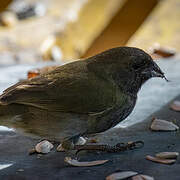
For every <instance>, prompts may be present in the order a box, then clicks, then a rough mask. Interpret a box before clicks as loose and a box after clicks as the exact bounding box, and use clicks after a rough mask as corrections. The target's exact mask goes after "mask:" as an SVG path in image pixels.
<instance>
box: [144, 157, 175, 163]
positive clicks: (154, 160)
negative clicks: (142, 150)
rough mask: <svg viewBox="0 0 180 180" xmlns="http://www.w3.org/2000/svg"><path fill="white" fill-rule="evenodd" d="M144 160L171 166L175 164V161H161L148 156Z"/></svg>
mask: <svg viewBox="0 0 180 180" xmlns="http://www.w3.org/2000/svg"><path fill="white" fill-rule="evenodd" d="M146 159H147V160H150V161H153V162H157V163H162V164H173V163H175V162H176V160H175V159H161V158H157V157H153V156H150V155H147V156H146Z"/></svg>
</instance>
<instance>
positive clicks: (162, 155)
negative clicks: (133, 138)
mask: <svg viewBox="0 0 180 180" xmlns="http://www.w3.org/2000/svg"><path fill="white" fill-rule="evenodd" d="M155 156H156V157H157V158H161V159H176V158H177V157H178V156H179V153H178V152H160V153H157V154H156V155H155Z"/></svg>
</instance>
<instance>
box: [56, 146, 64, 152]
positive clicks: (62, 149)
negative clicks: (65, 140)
mask: <svg viewBox="0 0 180 180" xmlns="http://www.w3.org/2000/svg"><path fill="white" fill-rule="evenodd" d="M56 150H57V151H58V152H64V151H65V149H64V148H63V147H62V144H59V146H58V147H57V148H56Z"/></svg>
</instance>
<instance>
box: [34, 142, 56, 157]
mask: <svg viewBox="0 0 180 180" xmlns="http://www.w3.org/2000/svg"><path fill="white" fill-rule="evenodd" d="M53 147H54V146H53V144H51V143H50V142H49V141H47V140H44V141H41V142H40V143H38V144H37V145H36V146H35V149H36V151H37V152H38V153H43V154H47V153H49V152H50V151H51V149H52V148H53Z"/></svg>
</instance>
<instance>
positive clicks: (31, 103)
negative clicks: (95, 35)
mask: <svg viewBox="0 0 180 180" xmlns="http://www.w3.org/2000/svg"><path fill="white" fill-rule="evenodd" d="M152 77H161V78H165V76H164V73H163V72H162V71H161V69H160V68H159V67H158V65H157V64H156V63H155V62H154V61H153V60H152V58H151V57H150V56H149V55H148V54H147V53H145V52H144V51H143V50H141V49H138V48H133V47H117V48H113V49H110V50H107V51H104V52H102V53H100V54H97V55H95V56H92V57H90V58H87V59H83V60H78V61H74V62H72V63H69V64H66V65H63V66H60V67H57V68H55V69H53V70H51V71H49V72H47V73H44V74H41V75H40V76H37V77H35V78H31V79H29V80H25V81H21V82H19V83H17V84H15V85H13V86H11V87H9V88H8V89H6V90H5V91H4V92H3V94H2V95H1V96H0V114H1V115H3V114H5V115H7V114H14V115H16V116H15V117H14V118H12V119H11V118H7V120H6V119H5V120H3V124H4V125H7V126H9V127H14V128H17V129H23V130H24V131H25V132H26V133H32V134H37V135H40V136H42V137H46V138H56V139H58V138H59V140H62V141H68V140H70V139H71V141H72V142H73V140H74V139H75V138H76V137H77V136H78V135H88V134H93V133H100V132H103V131H106V130H107V129H109V128H112V127H114V126H115V125H117V124H118V123H119V122H121V121H122V120H124V119H125V118H126V117H127V116H128V115H129V114H130V113H131V112H132V110H133V108H134V106H135V104H136V100H137V93H138V91H139V89H140V88H141V86H142V85H143V83H145V82H146V81H147V80H148V79H150V78H152ZM0 124H1V122H0ZM66 139H68V140H66Z"/></svg>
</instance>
